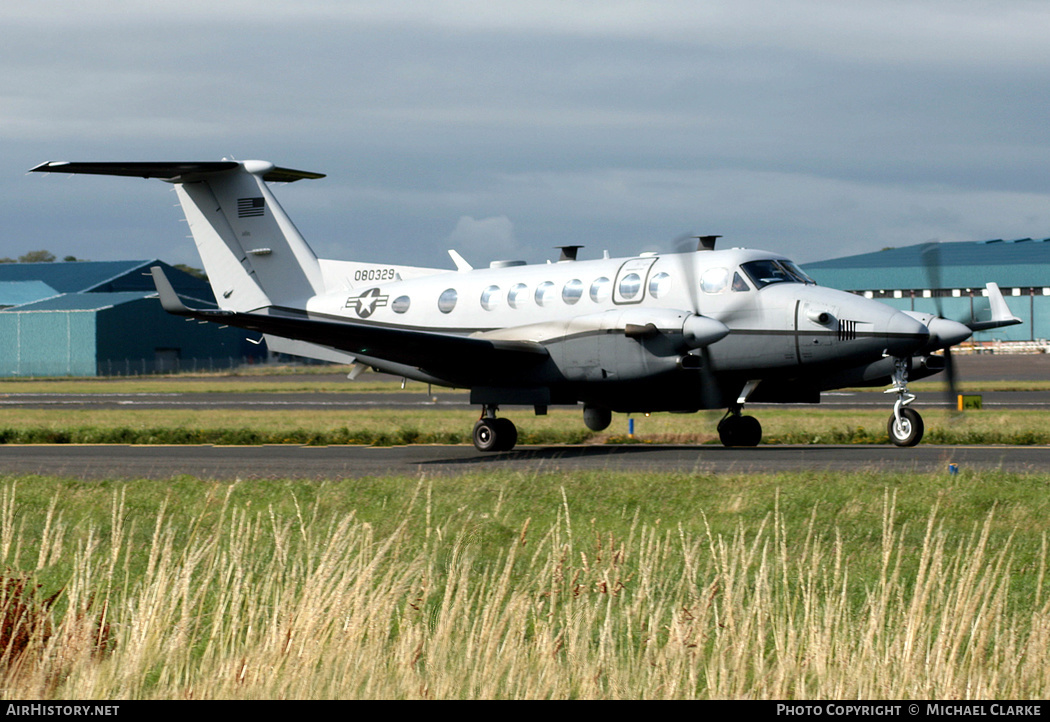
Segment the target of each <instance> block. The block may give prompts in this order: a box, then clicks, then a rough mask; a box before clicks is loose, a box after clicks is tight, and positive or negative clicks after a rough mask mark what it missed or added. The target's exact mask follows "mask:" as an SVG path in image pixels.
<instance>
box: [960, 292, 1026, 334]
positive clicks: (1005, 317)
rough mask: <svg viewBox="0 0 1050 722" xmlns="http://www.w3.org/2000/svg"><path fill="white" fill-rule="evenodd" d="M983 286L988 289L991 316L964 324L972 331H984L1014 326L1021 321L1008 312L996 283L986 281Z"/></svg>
mask: <svg viewBox="0 0 1050 722" xmlns="http://www.w3.org/2000/svg"><path fill="white" fill-rule="evenodd" d="M985 288H987V289H988V305H989V306H990V307H991V312H992V317H991V318H990V319H989V320H987V321H971V322H970V323H968V324H966V325H967V326H969V327H970V329H971V330H972V331H986V330H988V329H990V328H1002V327H1003V326H1016V325H1017V324H1019V323H1022V321H1021V319H1019V318H1018V317H1017V316H1015V315H1013V313H1011V312H1010V307H1009V306H1007V305H1006V299H1005V298H1003V292H1002V291H1000V290H999V285H998V284H996V283H987V284H985Z"/></svg>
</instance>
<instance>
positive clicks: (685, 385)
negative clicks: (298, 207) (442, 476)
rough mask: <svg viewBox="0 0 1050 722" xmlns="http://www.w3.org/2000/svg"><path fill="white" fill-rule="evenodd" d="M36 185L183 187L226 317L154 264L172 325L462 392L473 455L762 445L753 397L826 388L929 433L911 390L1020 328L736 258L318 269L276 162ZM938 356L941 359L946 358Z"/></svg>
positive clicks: (286, 176) (738, 251)
mask: <svg viewBox="0 0 1050 722" xmlns="http://www.w3.org/2000/svg"><path fill="white" fill-rule="evenodd" d="M32 170H33V171H38V172H54V173H88V174H101V175H118V176H132V177H143V178H158V179H160V180H163V181H166V182H168V183H172V184H174V186H175V190H176V192H177V193H178V197H179V200H180V201H181V203H182V208H183V210H184V212H185V214H186V218H187V220H188V222H189V225H190V229H191V231H192V232H193V238H194V241H195V242H196V244H197V249H198V251H199V252H200V255H201V260H202V261H203V263H204V268H205V271H206V272H207V274H208V278H209V280H210V282H211V286H212V289H213V290H214V292H215V298H216V299H217V300H218V303H219V305H220V309H219V310H210V309H192V308H187V307H186V306H185V305H184V304H183V303H182V302H181V301H180V300H179V298H178V297H177V296H176V295H175V292H174V291H173V290H172V287H171V285H170V283H169V282H168V280H167V278H165V276H164V274H163V273H162V271H161V270H160V269H159V268H154V269H153V276H154V281H155V283H156V286H157V291H158V292H159V295H160V300H161V303H162V304H163V306H164V308H165V309H166V310H168V311H169V312H171V313H174V314H180V315H184V316H190V317H193V318H197V319H204V320H207V321H214V322H216V323H222V324H226V325H230V326H235V327H239V328H244V329H249V330H251V331H257V332H260V333H262V334H265V335H266V337H267V340H268V343H269V344H270V347H271V348H272V349H274V350H280V351H286V352H291V353H296V354H299V355H302V356H307V357H316V358H322V359H327V360H339V361H353V362H355V363H357V364H358V367H356V368H355V371H357V370H358V369H361V370H363V369H364V368H367V367H369V366H371V367H373V368H375V369H377V370H380V371H384V372H387V373H391V374H396V375H399V376H402V377H405V378H409V379H414V380H417V381H423V382H426V383H430V384H436V385H441V386H450V387H457V388H469V389H470V400H471V403H472V404H478V405H480V406H481V409H482V411H481V418H480V420H479V421H478V422H477V423H476V424H475V426H474V435H473V436H474V445H475V446H476V447H477V448H478V449H479V450H481V451H504V450H509V449H511V448H513V447H514V445H515V443H516V441H517V430H516V428H515V427H514V424H513V423H511V422H510V420H508V419H506V418H497V417H496V412H497V410H498V408H499V406H500V405H510V404H515V405H518V404H524V405H531V406H533V407H535V410H536V413H538V414H543V413H545V412H546V410H547V407H548V406H550V405H552V404H571V405H575V404H579V403H582V404H583V419H584V423H586V425H587V426H588V427H589V428H591V429H593V430H596V431H600V430H602V429H605V428H606V427H608V425H609V424H610V422H611V420H612V413H613V412H627V413H631V412H635V413H641V412H655V411H675V412H695V411H698V410H700V409H727V412H726V415H725V416H724V417H723V419H722V421H721V422H720V423H719V424H718V433H719V436H720V438H721V440H722V443H723V444H725V445H726V446H753V445H756V444H758V443H759V441H760V440H761V436H762V428H761V426H760V425H759V423H758V421H757V420H756V419H755V418H754V417H751V416H744V415H743V414H742V413H741V412H742V411H743V408H744V404H745V403H746V402H748V401H764V402H781V403H818V402H819V400H820V396H819V395H820V392H821V391H824V390H828V389H836V388H841V387H846V386H876V385H885V384H892V388H891V389H889V390H888V392H892V393H895V394H896V402H895V403H894V405H893V413H892V415H891V416H890V419H889V424H888V428H889V435H890V438H891V440H892V441H893V443H894V444H897V445H898V446H911V445H914V444H917V443H918V442H919V440H920V438H921V437H922V434H923V423H922V419H921V417H920V416H919V414H918V413H916V411H915V410H914V409H912V408H910V407H909V406H908V404H910V403H911V402H912V401H913V400H914V398H915V397H914V396H913V395H912V394H910V393H909V392H908V387H907V382H908V379H909V378H911V379H916V378H922V377H926V376H929V375H931V374H934V373H937V372H938V371H941V370H944V369H946V368H947V369H948V372H949V374H948V375H949V379H950V377H951V363H950V360H951V355H950V348H951V346H953V345H954V344H958V343H960V342H962V341H964V340H965V339H967V338H969V336H970V335H971V333H972V332H973V331H975V330H979V329H987V328H995V327H999V326H1007V325H1011V324H1014V323H1020V320H1019V319H1017V318H1014V317H1013V316H1012V315H1011V313H1010V311H1009V309H1008V308H1007V306H1006V303H1005V301H1004V300H1003V298H1002V294H1001V293H1000V292H999V289H998V287H997V286H996V285H995V284H992V283H989V284H988V295H989V298H990V301H991V310H992V315H991V319H990V320H986V321H980V322H976V321H969V322H967V323H966V324H964V323H960V322H957V321H952V320H948V319H945V318H942V317H940V316H935V315H931V314H924V313H914V312H906V311H898V310H896V309H894V308H891V307H889V306H887V305H885V304H882V303H879V302H877V301H874V300H870V299H866V298H862V297H860V296H856V295H853V294H850V293H845V292H843V291H837V290H833V289H830V288H822V287H820V286H817V285H816V284H815V283H814V282H813V281H812V279H810V278H809V277H808V276H806V274H805V273H803V272H802V270H801V269H800V268H799V267H798V266H797V265H795V263H793V262H792V261H790V260H789V259H787V258H785V257H783V256H780V255H777V254H775V253H770V252H768V251H758V250H750V249H742V248H734V249H730V250H714V240H715V238H717V236H705V237H700V238H698V240H699V244H698V246H697V249H696V250H695V251H690V252H687V253H659V254H655V253H654V254H643V255H640V256H637V257H633V258H603V259H599V260H590V261H583V260H577V258H576V252H577V250H578V248H579V246H564V247H562V254H561V258H560V259H559V260H558V262H557V263H547V264H543V265H526V264H525V263H524V262H516V261H497V262H494V263H492V264H491V266H490V267H489V268H478V269H475V268H472V267H471V266H470V265H469V264H468V263H467V261H465V260H464V259H463V258H462V257H461V256H460V255H459V254H458V253H456V252H455V251H450V252H449V253H450V255H451V256H452V259H453V261H454V262H455V265H456V270H455V271H448V270H444V269H436V268H419V267H414V266H406V265H402V264H400V263H389V264H376V263H360V262H355V261H335V260H327V259H320V258H317V256H316V255H315V254H314V252H313V251H312V250H311V249H310V247H309V246H308V245H307V243H306V241H305V240H303V238H302V237H301V236H300V235H299V232H298V231H297V230H296V228H295V226H294V225H293V224H292V222H291V221H290V220H289V219H288V216H287V215H286V214H285V212H284V210H283V209H282V208H281V206H280V205H279V204H278V203H277V200H276V199H275V198H274V196H273V194H272V193H271V191H270V188H269V187H268V185H267V182H275V181H276V182H292V181H297V180H301V179H304V178H323V177H324V176H323V175H322V174H320V173H307V172H303V171H297V170H290V169H287V168H278V167H275V166H274V165H273V164H272V163H269V162H264V161H232V160H222V161H216V162H187V163H168V162H160V163H68V162H49V163H44V164H42V165H40V166H38V167H36V168H33V169H32ZM942 349H943V350H945V353H944V355H934V352H936V351H939V350H942ZM353 375H354V374H353V373H352V374H351V376H353Z"/></svg>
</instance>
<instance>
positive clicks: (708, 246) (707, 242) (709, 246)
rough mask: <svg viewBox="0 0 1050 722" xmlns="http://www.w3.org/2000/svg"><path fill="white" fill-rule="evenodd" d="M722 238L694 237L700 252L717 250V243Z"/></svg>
mask: <svg viewBox="0 0 1050 722" xmlns="http://www.w3.org/2000/svg"><path fill="white" fill-rule="evenodd" d="M721 237H722V236H693V238H695V239H696V250H698V251H713V250H715V241H717V240H718V239H719V238H721Z"/></svg>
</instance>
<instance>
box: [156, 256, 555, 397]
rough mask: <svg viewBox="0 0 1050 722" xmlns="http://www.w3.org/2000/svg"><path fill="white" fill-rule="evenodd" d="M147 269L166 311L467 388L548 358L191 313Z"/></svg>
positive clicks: (414, 337)
mask: <svg viewBox="0 0 1050 722" xmlns="http://www.w3.org/2000/svg"><path fill="white" fill-rule="evenodd" d="M150 271H151V273H152V274H153V280H154V283H155V284H156V286H157V293H158V295H159V296H160V302H161V305H162V306H163V307H164V310H165V311H167V312H169V313H173V314H176V315H180V316H189V317H190V318H197V319H201V320H204V321H212V322H215V323H221V324H225V325H227V326H234V327H236V328H243V329H246V330H249V331H256V332H258V333H262V334H270V335H274V336H280V337H282V338H286V339H294V340H297V341H305V342H307V343H312V344H320V345H322V346H327V347H329V348H333V349H338V350H340V351H345V352H347V353H349V354H352V355H354V356H362V357H366V358H375V359H381V360H383V361H389V362H393V363H396V364H402V365H405V366H410V367H413V368H417V369H420V370H421V371H423V372H425V373H427V374H429V375H432V376H434V377H437V378H439V379H444V380H447V381H449V382H451V383H452V384H453V385H461V386H463V387H468V386H473V385H479V384H480V385H484V384H486V383H489V384H491V383H494V382H498V383H499V384H500V385H506V379H507V378H512V377H514V375H515V374H522V373H526V372H527V371H529V370H530V369H535V368H536V367H538V366H540V365H542V364H543V363H544V362H545V361H546V360H547V359H548V358H549V354H548V352H547V349H546V348H544V347H543V346H542V345H540V344H538V343H533V342H530V341H510V340H492V339H481V338H474V337H469V336H457V335H454V334H447V333H436V332H434V331H420V330H413V329H404V328H394V327H390V326H379V325H373V324H366V323H361V322H359V321H351V320H349V319H344V318H338V317H322V316H315V315H310V314H308V313H307V312H306V311H303V310H300V309H290V308H279V307H269V308H266V309H264V310H263V311H261V312H251V313H241V312H236V311H223V310H211V309H192V308H188V307H187V306H186V305H185V304H183V303H182V301H181V300H179V298H178V296H177V295H176V293H175V291H174V289H173V288H172V286H171V283H170V282H169V281H168V279H167V277H166V276H165V275H164V271H163V270H162V269H161V268H160V267H159V266H154V267H152V268H151V269H150ZM457 382H458V384H457Z"/></svg>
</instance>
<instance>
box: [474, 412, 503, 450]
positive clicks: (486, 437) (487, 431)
mask: <svg viewBox="0 0 1050 722" xmlns="http://www.w3.org/2000/svg"><path fill="white" fill-rule="evenodd" d="M498 420H499V419H479V420H478V423H476V424H474V448H475V449H477V450H478V451H499V448H498V447H497V444H498V443H499V428H498V427H497V426H496V423H495V422H496V421H498Z"/></svg>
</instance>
